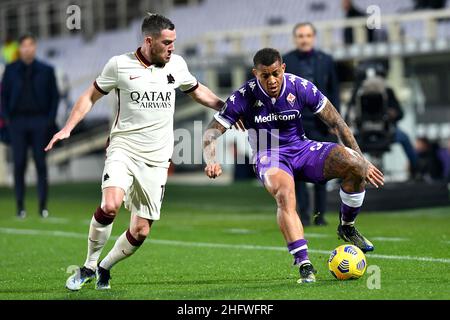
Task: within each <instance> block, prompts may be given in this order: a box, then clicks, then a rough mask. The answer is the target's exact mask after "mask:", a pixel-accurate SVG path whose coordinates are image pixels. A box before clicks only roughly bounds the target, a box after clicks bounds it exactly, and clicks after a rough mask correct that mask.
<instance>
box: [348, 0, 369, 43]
mask: <svg viewBox="0 0 450 320" xmlns="http://www.w3.org/2000/svg"><path fill="white" fill-rule="evenodd" d="M342 10H344V14H345V17H346V18H361V17H365V16H366V14H365V13H364V12H362V11H360V10H358V9H357V8H356V7H355V6H354V4H353V1H352V0H342ZM354 40H355V39H354V35H353V28H352V27H347V28H344V43H345V44H353V43H354ZM374 40H375V37H374V30H373V29H368V28H367V42H373V41H374Z"/></svg>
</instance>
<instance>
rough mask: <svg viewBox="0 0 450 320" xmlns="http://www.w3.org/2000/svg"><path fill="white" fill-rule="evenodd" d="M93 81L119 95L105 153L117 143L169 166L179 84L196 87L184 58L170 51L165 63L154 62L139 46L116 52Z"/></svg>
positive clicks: (156, 163)
mask: <svg viewBox="0 0 450 320" xmlns="http://www.w3.org/2000/svg"><path fill="white" fill-rule="evenodd" d="M94 86H95V87H96V89H97V90H99V91H100V92H101V93H103V94H108V93H109V92H110V91H111V90H113V89H115V91H116V95H117V102H118V110H117V116H116V119H115V121H114V123H113V126H112V128H111V134H110V141H109V146H108V149H107V155H108V154H110V153H111V152H112V151H113V150H115V149H117V148H119V149H122V150H124V151H125V152H126V153H127V154H129V155H130V156H131V157H132V158H135V159H136V160H141V161H144V162H145V163H147V164H149V165H153V166H160V167H169V164H170V158H171V156H172V152H173V144H174V137H173V114H174V111H175V89H176V88H178V87H179V88H180V89H181V90H182V91H184V92H186V93H188V92H192V91H194V90H195V89H196V88H197V87H198V82H197V79H196V78H195V77H194V76H193V75H192V74H191V73H190V72H189V70H188V67H187V64H186V62H185V61H184V59H183V58H182V57H181V56H179V55H176V54H172V57H171V58H170V61H169V62H168V63H167V64H166V65H164V66H163V67H161V66H157V65H154V64H152V65H151V64H150V62H149V61H148V60H147V59H145V57H144V56H143V55H142V53H141V51H140V48H138V49H137V50H136V52H130V53H125V54H123V55H120V56H114V57H112V58H111V59H110V60H109V61H108V63H107V64H106V65H105V67H104V68H103V71H102V73H101V74H100V76H98V78H97V79H96V80H95V82H94Z"/></svg>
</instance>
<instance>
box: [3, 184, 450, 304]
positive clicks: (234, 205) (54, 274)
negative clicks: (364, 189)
mask: <svg viewBox="0 0 450 320" xmlns="http://www.w3.org/2000/svg"><path fill="white" fill-rule="evenodd" d="M372 192H376V191H375V190H370V191H369V192H368V193H367V197H370V194H371V193H372ZM34 199H35V193H34V189H29V192H28V202H27V211H28V217H27V219H25V220H18V219H17V218H15V216H14V214H15V207H14V200H13V195H12V191H11V190H9V189H5V188H2V189H0V248H1V250H0V270H1V272H0V299H346V300H350V299H450V272H449V271H450V207H446V208H433V209H417V210H409V211H406V212H389V213H364V212H362V214H361V215H360V216H359V217H358V223H357V225H358V227H359V228H360V230H361V231H362V232H363V233H364V234H365V235H366V236H367V237H368V238H369V239H371V240H372V241H373V242H374V244H375V247H376V250H375V252H374V253H372V254H367V260H368V264H369V266H370V265H376V266H378V267H379V269H380V279H381V281H380V288H379V289H369V288H368V286H367V282H368V280H370V279H371V278H370V277H371V275H370V274H368V273H366V274H365V275H364V277H363V278H361V279H359V280H354V281H343V282H340V281H337V280H335V279H334V278H333V277H332V276H331V274H330V273H329V271H328V268H327V259H328V255H329V252H331V250H332V249H334V248H335V247H337V246H338V245H340V244H342V242H341V241H340V240H338V239H337V237H336V231H335V230H336V223H337V208H336V210H334V211H332V212H330V213H329V214H328V217H327V219H328V221H329V222H330V224H329V226H327V227H310V228H307V229H306V237H307V239H308V240H309V248H310V250H311V252H310V258H311V260H312V262H313V263H314V265H315V267H316V268H317V269H318V275H317V278H318V281H317V283H315V284H307V285H299V284H297V283H296V280H297V279H298V275H297V272H298V271H297V270H296V269H295V268H293V267H292V266H291V264H292V258H291V256H290V255H289V254H288V252H287V250H286V248H285V243H284V240H283V238H282V236H281V233H280V232H279V230H278V227H277V224H276V219H275V205H274V202H273V200H272V199H271V197H270V196H269V195H268V194H267V193H266V192H265V190H263V189H262V188H261V187H259V186H257V185H256V184H253V183H237V184H234V185H231V186H227V187H223V186H205V187H200V186H180V185H172V184H169V185H168V186H167V188H166V195H165V200H164V204H163V209H162V214H161V220H160V221H158V222H156V223H155V224H154V225H153V230H152V232H151V235H150V237H149V239H147V240H146V242H145V243H144V245H143V246H142V248H141V249H140V250H138V252H137V253H136V254H135V255H134V256H132V257H131V258H129V259H127V260H124V261H123V262H121V263H119V264H118V265H117V266H115V267H114V268H113V269H112V273H111V274H112V282H111V285H112V290H110V291H108V292H99V291H96V290H95V289H94V285H93V283H91V284H88V285H87V286H86V287H84V288H83V290H81V291H79V292H69V291H68V290H67V289H65V288H64V285H65V281H66V278H67V276H68V273H66V270H67V268H68V267H69V266H71V265H81V264H82V263H83V262H84V259H85V255H86V244H87V231H88V224H89V220H90V219H91V217H92V213H93V212H94V210H95V208H96V207H97V206H98V204H99V200H100V188H99V185H98V184H74V185H61V186H53V187H51V202H50V206H49V207H50V208H49V209H50V214H51V217H50V218H49V219H47V220H42V219H40V218H39V217H38V215H37V205H36V202H35V200H34ZM128 221H129V213H128V212H127V211H125V210H124V209H122V210H121V212H120V213H119V216H118V217H117V219H116V221H115V224H114V227H113V237H117V236H118V235H120V234H121V233H122V232H123V231H124V230H125V229H126V228H127V225H128ZM113 243H114V241H113V239H111V240H110V241H109V242H108V244H107V246H106V247H105V249H104V251H103V254H102V256H104V255H105V254H106V253H107V251H108V250H109V249H110V248H111V247H112V245H113ZM369 282H370V281H369Z"/></svg>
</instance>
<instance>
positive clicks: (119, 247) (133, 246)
mask: <svg viewBox="0 0 450 320" xmlns="http://www.w3.org/2000/svg"><path fill="white" fill-rule="evenodd" d="M142 242H143V241H138V240H136V239H135V238H134V237H133V236H132V235H131V233H130V231H129V230H127V231H125V232H124V233H122V234H121V235H120V237H119V238H118V239H117V240H116V243H115V244H114V247H113V248H112V249H111V251H109V252H108V255H107V256H106V257H105V258H104V259H103V260H102V261H101V262H100V267H102V268H104V269H107V270H109V269H111V268H112V267H113V266H114V265H115V264H116V263H117V262H119V261H122V260H123V259H125V258H128V257H129V256H131V255H132V254H133V253H135V252H136V250H137V249H139V247H140V246H141V244H142Z"/></svg>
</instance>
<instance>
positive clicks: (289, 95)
mask: <svg viewBox="0 0 450 320" xmlns="http://www.w3.org/2000/svg"><path fill="white" fill-rule="evenodd" d="M286 100H287V102H289V104H290V105H291V106H294V102H295V96H294V95H293V94H292V93H291V92H289V94H288V96H287V98H286Z"/></svg>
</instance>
